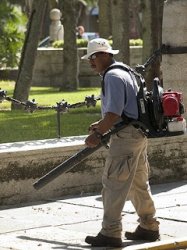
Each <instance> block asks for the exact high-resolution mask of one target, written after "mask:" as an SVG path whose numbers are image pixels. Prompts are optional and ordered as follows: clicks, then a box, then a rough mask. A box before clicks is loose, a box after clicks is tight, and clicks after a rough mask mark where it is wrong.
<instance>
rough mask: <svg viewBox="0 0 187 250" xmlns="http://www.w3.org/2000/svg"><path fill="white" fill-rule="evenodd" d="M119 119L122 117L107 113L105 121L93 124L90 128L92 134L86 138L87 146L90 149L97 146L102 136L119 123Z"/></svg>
mask: <svg viewBox="0 0 187 250" xmlns="http://www.w3.org/2000/svg"><path fill="white" fill-rule="evenodd" d="M119 119H120V116H119V115H117V114H115V113H111V112H108V113H106V115H105V116H104V118H103V119H101V120H100V121H99V122H98V123H93V124H92V125H91V126H90V128H89V130H90V132H91V134H90V135H89V136H88V137H87V138H86V140H85V144H86V145H87V146H88V147H95V146H97V145H98V144H99V143H100V141H101V136H102V135H103V134H105V133H106V132H107V131H108V130H109V129H110V128H112V126H113V125H114V124H115V123H116V122H117V121H119Z"/></svg>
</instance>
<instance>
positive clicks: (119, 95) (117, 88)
mask: <svg viewBox="0 0 187 250" xmlns="http://www.w3.org/2000/svg"><path fill="white" fill-rule="evenodd" d="M115 64H118V65H119V64H121V63H119V62H114V64H112V65H115ZM137 92H138V85H137V82H136V78H135V77H134V75H133V74H132V73H129V72H127V71H125V70H123V69H118V68H117V69H116V68H115V69H111V70H109V71H108V72H107V73H106V75H105V78H104V93H105V94H103V93H101V112H102V117H104V116H105V114H106V113H108V112H112V113H115V114H117V115H119V116H121V115H122V113H124V114H125V115H126V116H127V117H129V118H133V119H137V118H138V106H137V98H136V95H137Z"/></svg>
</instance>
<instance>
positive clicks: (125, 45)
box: [111, 0, 130, 64]
mask: <svg viewBox="0 0 187 250" xmlns="http://www.w3.org/2000/svg"><path fill="white" fill-rule="evenodd" d="M111 9H112V39H113V48H114V49H119V50H120V53H119V54H118V55H117V56H116V59H117V60H119V61H122V62H124V63H127V64H129V60H130V59H129V58H130V55H129V54H130V50H129V0H112V1H111Z"/></svg>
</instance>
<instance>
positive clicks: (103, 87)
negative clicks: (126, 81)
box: [101, 64, 135, 95]
mask: <svg viewBox="0 0 187 250" xmlns="http://www.w3.org/2000/svg"><path fill="white" fill-rule="evenodd" d="M112 69H122V70H125V71H127V72H131V73H135V72H134V70H133V69H132V68H131V67H129V66H128V65H126V64H112V65H110V66H109V67H108V68H107V69H106V70H105V72H104V74H103V79H102V83H101V87H102V93H103V95H105V82H104V78H105V75H106V73H107V72H108V71H110V70H112Z"/></svg>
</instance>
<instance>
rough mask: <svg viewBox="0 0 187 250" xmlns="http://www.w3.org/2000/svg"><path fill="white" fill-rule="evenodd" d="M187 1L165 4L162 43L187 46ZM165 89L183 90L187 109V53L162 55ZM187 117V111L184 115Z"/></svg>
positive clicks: (179, 0) (170, 0)
mask: <svg viewBox="0 0 187 250" xmlns="http://www.w3.org/2000/svg"><path fill="white" fill-rule="evenodd" d="M186 13H187V1H186V0H167V1H166V2H165V4H164V15H163V30H162V43H163V44H168V45H171V46H187V14H186ZM162 70H163V85H164V89H165V90H167V89H168V88H171V89H172V90H177V91H181V92H182V93H183V100H184V105H185V108H186V109H187V54H172V55H163V56H162ZM184 117H185V118H187V113H186V114H185V115H184Z"/></svg>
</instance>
